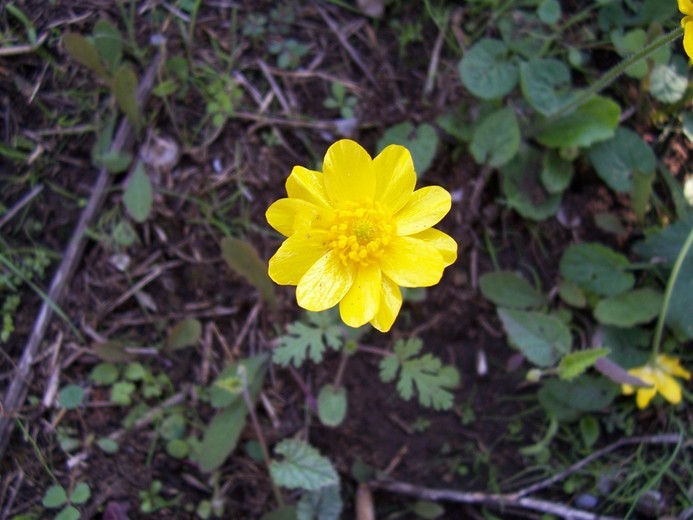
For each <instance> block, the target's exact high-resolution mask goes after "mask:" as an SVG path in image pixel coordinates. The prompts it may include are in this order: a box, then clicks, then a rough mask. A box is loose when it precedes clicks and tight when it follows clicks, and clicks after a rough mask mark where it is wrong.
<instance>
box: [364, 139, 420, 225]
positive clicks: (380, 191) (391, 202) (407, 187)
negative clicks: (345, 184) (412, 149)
mask: <svg viewBox="0 0 693 520" xmlns="http://www.w3.org/2000/svg"><path fill="white" fill-rule="evenodd" d="M373 173H374V174H375V184H376V188H375V200H377V201H378V202H380V203H381V204H383V205H384V206H385V207H386V208H387V209H388V210H390V213H392V214H394V213H396V212H397V211H399V210H400V209H402V207H403V206H404V205H405V204H406V203H407V201H408V200H409V198H410V197H411V195H412V193H414V187H415V186H416V171H415V170H414V161H413V160H412V158H411V153H409V150H407V149H406V148H405V147H404V146H400V145H396V144H391V145H390V146H388V147H386V148H385V149H384V150H383V151H382V152H380V154H378V156H377V157H376V158H375V159H373Z"/></svg>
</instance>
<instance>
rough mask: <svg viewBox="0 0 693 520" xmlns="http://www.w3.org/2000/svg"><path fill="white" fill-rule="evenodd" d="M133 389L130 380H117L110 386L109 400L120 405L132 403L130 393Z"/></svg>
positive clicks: (133, 386)
mask: <svg viewBox="0 0 693 520" xmlns="http://www.w3.org/2000/svg"><path fill="white" fill-rule="evenodd" d="M134 391H135V385H133V384H132V383H131V382H130V381H119V382H118V383H116V384H114V385H113V386H112V387H111V402H112V403H115V404H119V405H122V406H129V405H130V404H131V403H132V398H131V397H130V396H131V394H132V393H133V392H134Z"/></svg>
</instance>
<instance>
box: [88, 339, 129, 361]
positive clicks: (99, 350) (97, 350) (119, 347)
mask: <svg viewBox="0 0 693 520" xmlns="http://www.w3.org/2000/svg"><path fill="white" fill-rule="evenodd" d="M126 348H127V345H126V344H125V343H123V342H121V341H117V340H114V341H107V342H105V343H98V344H96V345H95V346H94V354H96V356H97V357H98V358H99V359H103V360H104V361H109V362H111V363H121V362H123V361H130V360H131V359H132V357H133V356H132V354H130V353H129V352H128V351H127V350H125V349H126Z"/></svg>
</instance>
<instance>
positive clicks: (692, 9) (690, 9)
mask: <svg viewBox="0 0 693 520" xmlns="http://www.w3.org/2000/svg"><path fill="white" fill-rule="evenodd" d="M678 2H679V11H681V12H682V13H683V14H688V15H693V0H678Z"/></svg>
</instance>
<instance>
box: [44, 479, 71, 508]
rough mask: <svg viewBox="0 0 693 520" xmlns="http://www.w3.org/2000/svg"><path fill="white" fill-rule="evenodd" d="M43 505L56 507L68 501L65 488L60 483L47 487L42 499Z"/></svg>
mask: <svg viewBox="0 0 693 520" xmlns="http://www.w3.org/2000/svg"><path fill="white" fill-rule="evenodd" d="M41 503H42V504H43V507H47V508H49V509H55V508H58V507H60V506H62V505H63V504H66V503H67V493H66V492H65V488H64V487H62V486H61V485H59V484H54V485H52V486H50V487H49V488H48V489H46V492H45V493H44V494H43V500H41Z"/></svg>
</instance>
